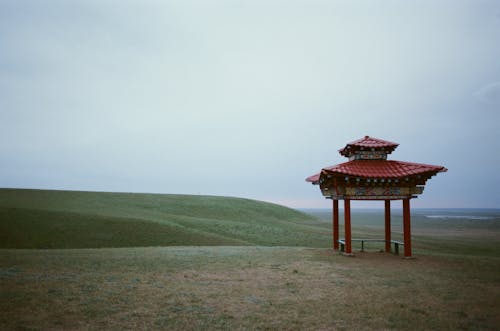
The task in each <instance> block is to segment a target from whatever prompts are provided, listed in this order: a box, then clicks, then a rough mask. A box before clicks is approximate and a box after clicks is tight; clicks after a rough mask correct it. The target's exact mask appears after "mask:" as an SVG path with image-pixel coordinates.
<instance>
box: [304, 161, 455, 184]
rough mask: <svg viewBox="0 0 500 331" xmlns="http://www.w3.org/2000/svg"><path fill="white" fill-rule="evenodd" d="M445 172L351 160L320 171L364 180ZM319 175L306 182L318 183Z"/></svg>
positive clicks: (412, 165) (397, 163) (439, 168)
mask: <svg viewBox="0 0 500 331" xmlns="http://www.w3.org/2000/svg"><path fill="white" fill-rule="evenodd" d="M447 170H448V169H446V168H445V167H443V166H436V165H430V164H422V163H412V162H403V161H394V160H353V161H349V162H345V163H341V164H337V165H334V166H331V167H327V168H323V169H322V171H325V172H327V173H331V174H342V175H349V176H357V177H365V178H403V177H407V176H413V175H419V174H424V173H430V174H432V175H434V174H436V173H438V172H445V171H447ZM320 175H321V174H316V175H313V176H310V177H308V178H307V179H306V181H308V182H312V183H316V182H318V181H319V177H320Z"/></svg>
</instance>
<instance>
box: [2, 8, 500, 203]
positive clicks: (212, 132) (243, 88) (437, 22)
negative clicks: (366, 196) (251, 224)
mask: <svg viewBox="0 0 500 331" xmlns="http://www.w3.org/2000/svg"><path fill="white" fill-rule="evenodd" d="M499 110H500V1H478V0H470V1H459V0H458V1H457V0H450V1H444V0H443V1H435V0H433V1H314V0H298V1H290V0H283V1H279V0H277V1H273V0H266V1H238V0H227V1H225V0H221V1H211V0H200V1H189V0H188V1H186V0H182V1H181V0H180V1H167V0H165V1H139V0H138V1H103V0H98V1H89V0H85V1H65V0H64V1H63V0H61V1H17V0H12V1H9V0H0V155H1V156H0V187H25V188H50V189H75V190H98V191H128V192H158V193H185V194H211V195H227V196H240V197H248V198H255V199H260V200H267V201H272V202H277V203H282V204H285V205H288V206H292V207H329V206H330V202H329V201H326V200H324V199H323V198H322V196H321V194H320V192H319V189H318V188H317V187H315V186H312V185H310V184H308V183H306V182H305V181H304V179H305V178H306V177H307V176H309V175H312V174H314V173H316V172H319V170H320V169H321V168H322V167H326V166H330V165H333V164H337V163H340V162H344V161H345V160H346V159H345V158H343V157H341V156H340V155H339V154H338V152H337V150H338V149H339V148H341V147H344V145H345V144H346V143H347V142H349V141H352V140H356V139H358V138H361V137H363V136H364V135H370V136H374V137H378V138H382V139H386V140H391V141H396V142H399V143H400V146H399V147H398V149H396V151H395V152H394V153H393V154H392V155H391V156H390V158H391V159H396V160H404V161H413V162H421V163H431V164H438V165H444V166H446V167H447V168H449V171H448V172H447V173H444V174H439V175H437V176H436V177H434V178H432V179H431V180H430V181H429V182H428V184H427V187H426V190H425V192H424V194H423V195H422V196H420V197H419V198H418V199H416V200H415V201H414V202H413V205H414V206H417V207H500V190H499V187H500V175H499V171H500V167H499V166H498V164H499V163H500V157H499V152H500V143H499V138H500V135H499V129H500V125H499V123H500V116H499ZM361 205H362V204H359V206H360V207H361ZM356 206H358V205H356Z"/></svg>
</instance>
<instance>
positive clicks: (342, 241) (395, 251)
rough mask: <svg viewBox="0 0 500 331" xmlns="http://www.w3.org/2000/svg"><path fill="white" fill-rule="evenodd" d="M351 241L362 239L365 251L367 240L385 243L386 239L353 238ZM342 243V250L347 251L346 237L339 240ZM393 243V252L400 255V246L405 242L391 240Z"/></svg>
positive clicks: (362, 246) (362, 248) (362, 247)
mask: <svg viewBox="0 0 500 331" xmlns="http://www.w3.org/2000/svg"><path fill="white" fill-rule="evenodd" d="M351 241H361V251H362V252H364V250H365V241H366V242H383V243H385V239H351ZM339 244H340V251H341V252H344V251H345V239H340V240H339ZM391 244H394V251H393V253H394V254H395V255H399V246H400V245H401V246H404V242H402V241H399V240H391Z"/></svg>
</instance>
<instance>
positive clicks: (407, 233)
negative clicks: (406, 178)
mask: <svg viewBox="0 0 500 331" xmlns="http://www.w3.org/2000/svg"><path fill="white" fill-rule="evenodd" d="M403 235H404V242H405V257H411V225H410V199H409V198H406V199H403Z"/></svg>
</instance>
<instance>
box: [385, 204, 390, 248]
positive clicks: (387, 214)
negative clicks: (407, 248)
mask: <svg viewBox="0 0 500 331" xmlns="http://www.w3.org/2000/svg"><path fill="white" fill-rule="evenodd" d="M385 251H386V252H387V253H390V252H391V200H385Z"/></svg>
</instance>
